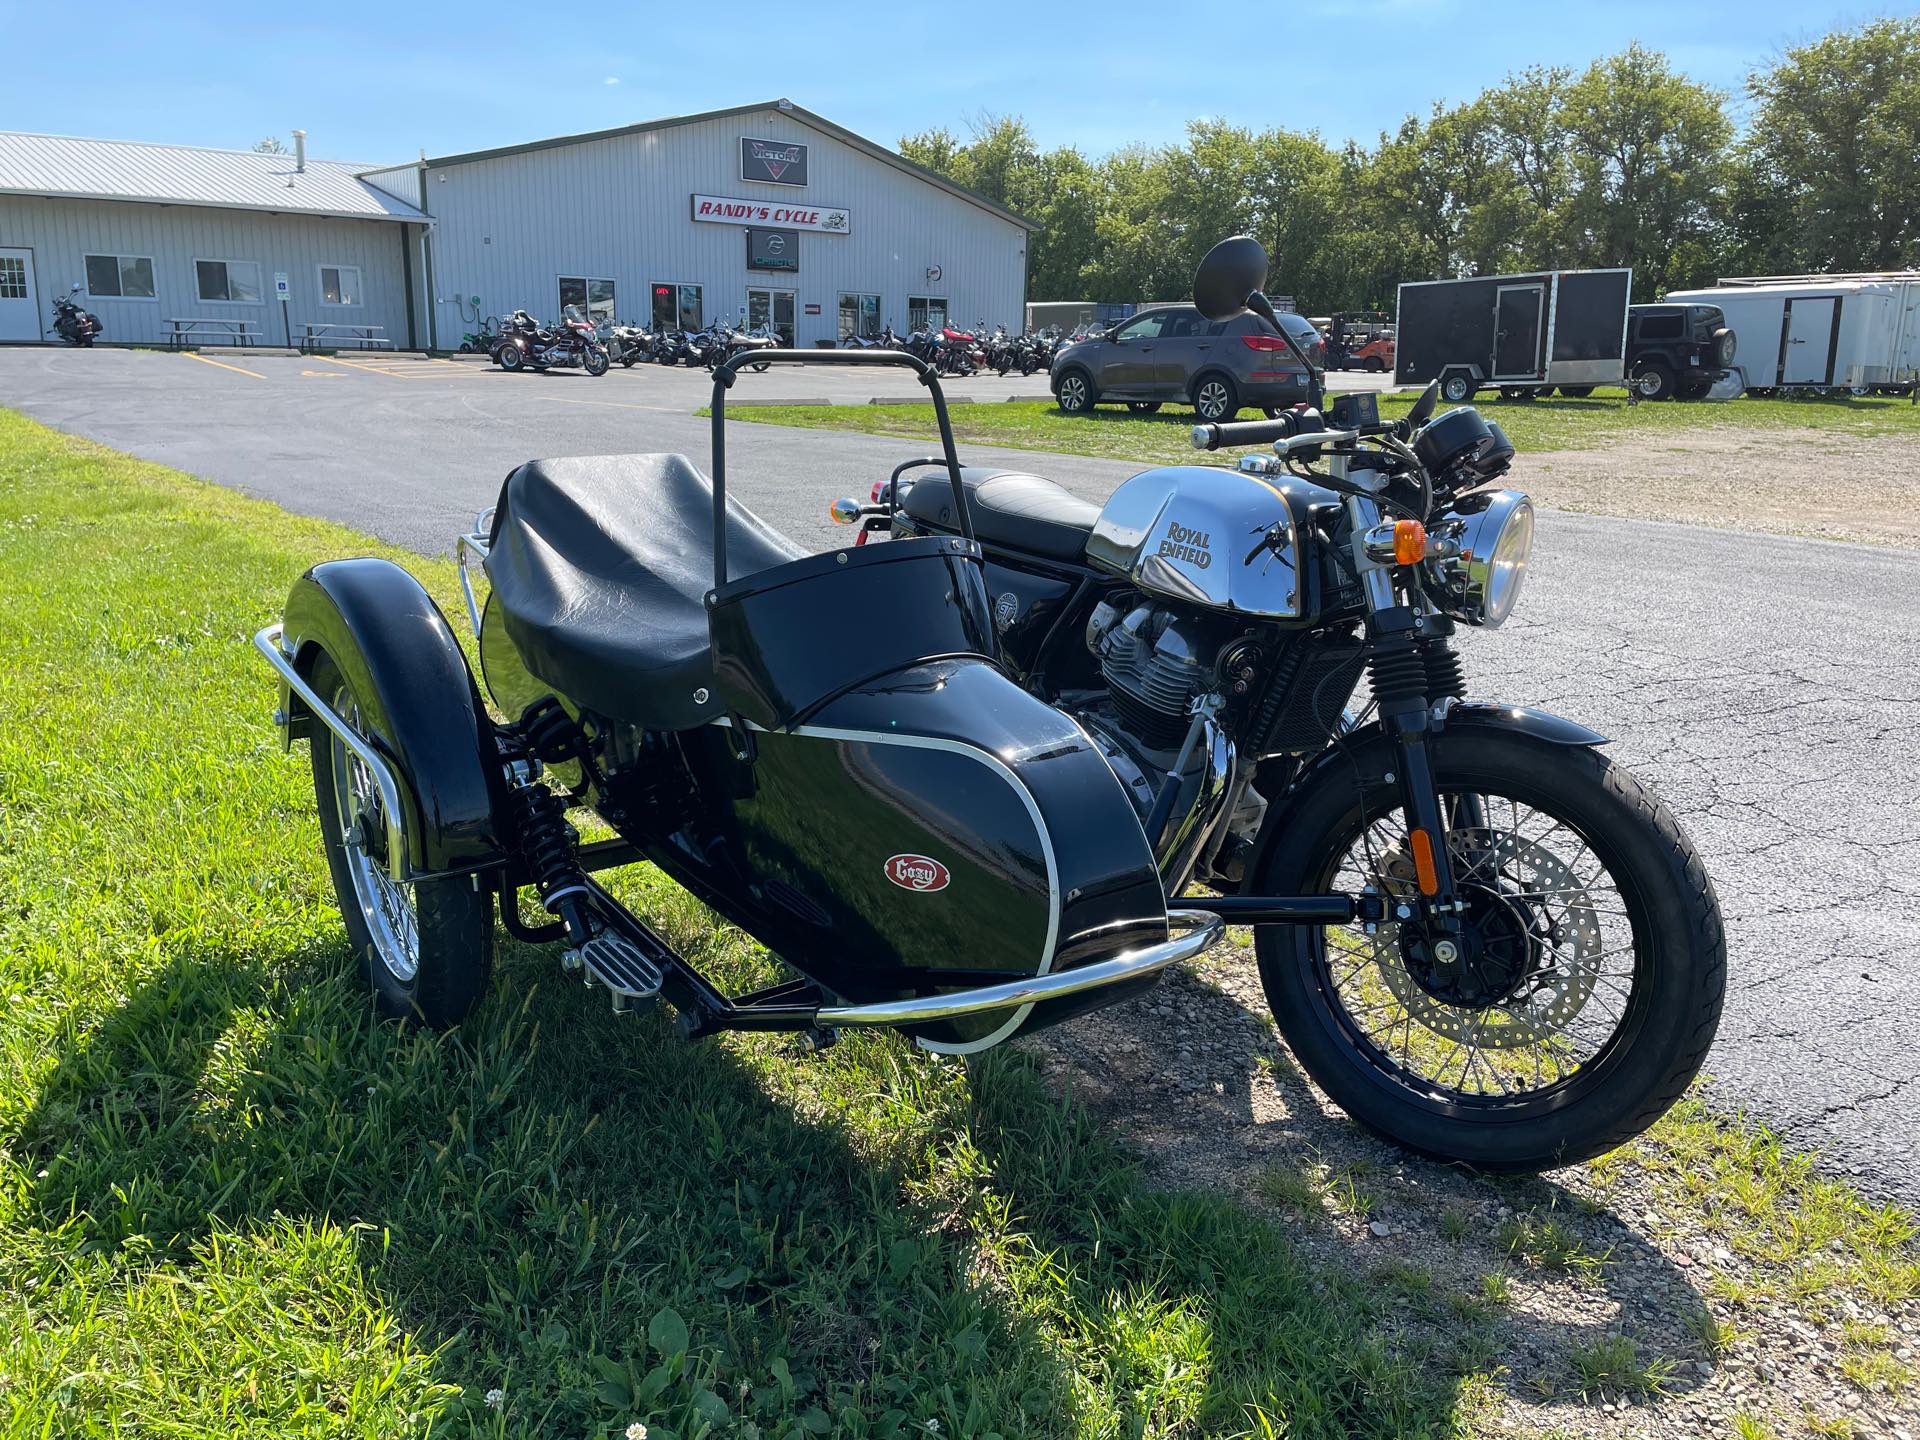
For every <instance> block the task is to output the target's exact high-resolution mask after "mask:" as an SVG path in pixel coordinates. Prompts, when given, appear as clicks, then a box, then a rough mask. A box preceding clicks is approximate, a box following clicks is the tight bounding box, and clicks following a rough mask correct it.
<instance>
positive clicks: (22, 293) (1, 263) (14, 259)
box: [0, 255, 27, 300]
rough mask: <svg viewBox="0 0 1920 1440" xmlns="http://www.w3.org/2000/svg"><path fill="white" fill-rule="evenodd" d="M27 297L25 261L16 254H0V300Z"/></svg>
mask: <svg viewBox="0 0 1920 1440" xmlns="http://www.w3.org/2000/svg"><path fill="white" fill-rule="evenodd" d="M26 298H27V262H26V261H25V260H23V259H21V258H20V257H19V256H18V255H0V300H24V299H26Z"/></svg>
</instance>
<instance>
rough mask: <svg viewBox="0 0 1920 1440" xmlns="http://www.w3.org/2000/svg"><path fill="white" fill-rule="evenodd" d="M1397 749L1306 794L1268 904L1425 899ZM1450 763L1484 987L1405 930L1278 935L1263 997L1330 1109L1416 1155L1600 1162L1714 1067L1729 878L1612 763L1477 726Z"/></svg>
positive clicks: (1534, 1164) (1438, 767)
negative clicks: (1418, 890) (1724, 880)
mask: <svg viewBox="0 0 1920 1440" xmlns="http://www.w3.org/2000/svg"><path fill="white" fill-rule="evenodd" d="M1392 754H1393V752H1392V751H1391V749H1390V748H1389V747H1388V746H1387V745H1386V743H1385V742H1384V740H1380V739H1376V740H1375V742H1374V743H1373V744H1372V745H1371V746H1370V747H1366V748H1364V749H1363V750H1362V751H1361V752H1360V753H1356V754H1354V755H1353V756H1352V757H1351V758H1350V760H1342V761H1341V762H1340V763H1338V764H1333V765H1328V766H1325V767H1323V768H1322V769H1320V770H1319V771H1318V772H1317V774H1315V775H1313V776H1311V777H1310V778H1309V779H1308V780H1306V781H1305V782H1304V785H1303V790H1302V792H1301V794H1300V795H1299V796H1298V798H1297V799H1296V800H1295V802H1294V803H1293V804H1292V805H1291V806H1290V807H1289V809H1288V812H1287V814H1286V815H1285V817H1284V822H1285V826H1286V828H1285V829H1284V830H1282V831H1280V832H1279V833H1280V836H1281V839H1280V841H1279V843H1278V845H1277V846H1276V847H1275V850H1274V853H1273V854H1272V856H1271V857H1270V859H1269V861H1268V862H1267V863H1266V864H1265V865H1263V866H1262V867H1261V872H1260V873H1259V874H1258V875H1257V876H1256V877H1255V878H1256V880H1257V888H1258V889H1259V890H1260V891H1261V892H1263V893H1273V894H1303V893H1304V894H1312V893H1317V892H1319V891H1322V890H1325V889H1329V888H1331V889H1337V890H1344V891H1348V892H1352V891H1357V890H1359V889H1361V888H1362V887H1363V886H1366V885H1371V886H1373V887H1374V888H1375V889H1376V890H1377V891H1379V892H1381V893H1383V894H1385V895H1387V896H1388V897H1389V899H1391V898H1392V897H1393V896H1395V895H1401V896H1409V897H1410V896H1411V895H1412V894H1413V891H1412V889H1411V888H1410V886H1411V883H1412V880H1413V877H1414V873H1415V872H1414V866H1413V863H1412V861H1411V859H1410V858H1409V857H1408V856H1407V854H1406V853H1405V852H1406V830H1405V821H1404V819H1403V818H1402V817H1401V815H1400V814H1399V810H1398V806H1399V795H1398V790H1397V787H1396V786H1395V785H1394V784H1392V783H1391V782H1390V781H1387V780H1386V779H1385V778H1384V777H1385V776H1386V774H1387V773H1388V771H1389V770H1390V768H1391V767H1392V765H1393V763H1394V762H1393V758H1392ZM1434 761H1435V763H1434V771H1435V778H1436V780H1437V782H1438V784H1439V787H1440V792H1441V798H1442V803H1443V805H1445V806H1446V808H1447V811H1448V813H1449V815H1450V816H1451V817H1452V821H1451V830H1450V834H1449V836H1448V851H1449V854H1450V855H1451V856H1452V857H1453V865H1454V870H1455V875H1456V877H1457V881H1458V885H1459V894H1460V897H1461V899H1462V900H1463V901H1465V902H1466V903H1467V905H1468V906H1469V909H1468V911H1467V914H1466V917H1465V918H1466V919H1467V921H1468V924H1469V926H1470V927H1471V929H1472V932H1473V937H1474V938H1473V942H1472V945H1471V946H1470V947H1469V949H1468V952H1467V953H1469V954H1470V955H1473V956H1474V959H1473V961H1472V962H1471V963H1472V967H1473V968H1472V970H1471V971H1470V972H1466V971H1463V972H1462V973H1463V974H1470V975H1471V978H1472V980H1473V982H1474V983H1475V985H1476V986H1477V987H1479V993H1478V995H1477V996H1475V995H1473V994H1471V993H1468V994H1461V993H1455V992H1453V991H1449V990H1447V989H1446V988H1445V987H1444V986H1443V985H1441V984H1440V983H1439V982H1438V981H1437V979H1436V978H1435V977H1434V976H1433V974H1432V972H1431V971H1429V970H1428V969H1426V968H1424V966H1423V964H1422V959H1423V957H1422V955H1421V951H1420V948H1419V947H1420V946H1421V945H1422V944H1423V942H1422V941H1421V940H1420V939H1419V938H1418V937H1417V936H1414V935H1409V936H1404V937H1403V936H1402V935H1401V934H1400V927H1399V926H1396V925H1394V924H1391V923H1388V924H1382V925H1380V926H1378V927H1377V929H1376V931H1375V933H1373V934H1371V935H1369V934H1367V933H1366V929H1365V927H1364V926H1362V925H1358V924H1355V925H1348V926H1339V927H1333V926H1329V927H1326V928H1325V929H1318V928H1313V927H1307V926H1262V927H1260V928H1259V929H1258V930H1257V932H1256V936H1255V943H1256V947H1257V949H1258V953H1259V959H1260V978H1261V980H1262V982H1263V983H1264V985H1265V988H1266V992H1267V1002H1268V1004H1269V1005H1270V1006H1271V1007H1272V1009H1273V1013H1274V1016H1275V1018H1276V1019H1277V1020H1278V1021H1279V1024H1280V1028H1281V1031H1282V1033H1283V1034H1284V1035H1285V1036H1286V1039H1287V1044H1288V1045H1289V1047H1291V1049H1292V1050H1293V1052H1294V1054H1295V1055H1296V1056H1297V1057H1298V1058H1299V1060H1300V1063H1301V1064H1302V1065H1303V1066H1304V1067H1305V1068H1306V1070H1307V1072H1308V1073H1309V1074H1311V1075H1312V1076H1313V1078H1314V1079H1315V1080H1316V1081H1317V1082H1319V1084H1320V1086H1321V1088H1322V1089H1324V1090H1325V1091H1326V1092H1327V1094H1328V1096H1329V1097H1331V1098H1332V1099H1333V1101H1334V1102H1335V1103H1336V1104H1338V1105H1339V1106H1340V1107H1341V1108H1342V1109H1344V1110H1345V1111H1346V1112H1347V1114H1348V1115H1350V1116H1352V1117H1353V1118H1354V1119H1355V1120H1357V1121H1359V1122H1360V1123H1362V1124H1364V1125H1367V1126H1370V1127H1371V1128H1373V1129H1374V1130H1377V1131H1380V1132H1381V1133H1383V1134H1385V1135H1387V1136H1388V1137H1390V1138H1391V1139H1394V1140H1397V1141H1399V1142H1400V1143H1401V1144H1403V1145H1406V1146H1408V1147H1410V1148H1412V1149H1415V1150H1419V1151H1423V1152H1425V1153H1426V1154H1429V1155H1433V1156H1437V1157H1439V1158H1441V1159H1444V1160H1453V1161H1458V1162H1464V1163H1466V1164H1469V1165H1474V1166H1477V1167H1479V1168H1482V1169H1486V1170H1508V1171H1522V1172H1532V1171H1539V1170H1545V1169H1551V1168H1554V1167H1557V1166H1562V1165H1571V1164H1575V1163H1576V1162H1578V1161H1581V1160H1586V1159H1590V1158H1591V1157H1593V1156H1595V1155H1601V1154H1604V1153H1606V1152H1607V1151H1609V1150H1612V1149H1613V1148H1615V1147H1616V1146H1619V1145H1622V1144H1624V1143H1626V1142H1627V1141H1628V1140H1630V1139H1632V1138H1633V1137H1634V1136H1635V1135H1638V1134H1639V1133H1640V1132H1641V1131H1643V1130H1645V1129H1646V1128H1647V1127H1648V1126H1649V1125H1651V1124H1652V1123H1653V1122H1654V1121H1655V1120H1657V1119H1658V1118H1659V1117H1660V1116H1661V1115H1662V1114H1663V1113H1665V1111H1666V1110H1667V1108H1668V1107H1669V1106H1671V1105H1672V1104H1673V1102H1674V1101H1675V1100H1677V1099H1679V1098H1680V1096H1681V1095H1682V1094H1683V1093H1684V1092H1685V1090H1686V1088H1687V1086H1688V1085H1689V1084H1690V1083H1691V1082H1692V1080H1693V1077H1694V1076H1695V1075H1696V1074H1697V1073H1698V1072H1699V1069H1700V1065H1701V1062H1702V1061H1703V1060H1704V1059H1705V1058H1706V1053H1707V1047H1708V1045H1709V1044H1710V1043H1711V1042H1712V1040H1713V1036H1714V1031H1715V1029H1716V1028H1717V1026H1718V1024H1719V1020H1720V1009H1721V1003H1722V1000H1723V998H1724V993H1725V988H1726V975H1727V964H1726V937H1725V934H1724V931H1723V930H1722V927H1721V919H1720V909H1719V903H1718V901H1717V900H1716V899H1715V897H1714V893H1713V884H1712V882H1711V881H1710V880H1709V879H1708V878H1707V874H1706V871H1705V869H1704V868H1703V867H1702V865H1701V863H1700V859H1699V856H1698V855H1697V854H1696V853H1695V851H1694V849H1693V846H1692V844H1691V843H1690V842H1689V841H1688V839H1687V837H1686V835H1685V834H1684V833H1683V832H1682V831H1681V829H1680V826H1679V824H1678V822H1677V821H1675V819H1674V818H1673V816H1672V814H1671V813H1670V812H1669V811H1668V810H1667V808H1666V807H1665V806H1664V805H1662V804H1661V803H1660V801H1659V800H1658V798H1656V797H1655V796H1654V795H1653V794H1652V793H1651V792H1650V791H1648V790H1647V789H1646V787H1644V786H1643V785H1641V784H1640V783H1639V781H1637V780H1635V779H1634V778H1633V777H1632V776H1630V775H1628V774H1627V773H1626V772H1625V771H1624V770H1621V769H1620V768H1618V767H1617V766H1614V765H1612V764H1611V763H1610V762H1609V761H1608V760H1607V759H1606V758H1605V757H1604V756H1603V755H1601V754H1599V753H1598V752H1596V751H1593V750H1588V749H1582V748H1577V747H1567V746H1559V745H1549V744H1546V743H1544V742H1540V741H1535V740H1531V739H1528V738H1526V737H1524V736H1520V735H1515V734H1511V733H1503V732H1499V731H1491V732H1489V731H1486V730H1483V729H1479V728H1477V727H1476V728H1475V729H1473V730H1464V729H1463V730H1461V731H1459V732H1449V733H1448V734H1446V735H1445V736H1443V737H1442V738H1441V740H1440V741H1439V742H1438V744H1437V745H1436V747H1435V756H1434ZM1361 777H1367V778H1366V780H1365V782H1364V786H1363V784H1362V783H1360V782H1361Z"/></svg>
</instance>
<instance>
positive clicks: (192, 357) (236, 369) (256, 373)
mask: <svg viewBox="0 0 1920 1440" xmlns="http://www.w3.org/2000/svg"><path fill="white" fill-rule="evenodd" d="M180 353H181V354H183V355H185V356H186V357H187V358H188V359H189V360H198V361H199V362H200V363H201V364H202V365H218V366H219V367H220V368H221V369H222V370H231V371H233V373H234V374H236V375H251V376H252V377H253V378H254V379H256V380H264V379H266V378H267V377H266V376H264V375H262V374H261V373H260V372H259V371H258V370H248V369H245V368H243V367H241V366H239V365H229V364H227V362H226V361H224V360H209V359H208V358H207V357H206V356H204V355H198V354H195V353H194V352H193V351H191V350H183V351H181V352H180Z"/></svg>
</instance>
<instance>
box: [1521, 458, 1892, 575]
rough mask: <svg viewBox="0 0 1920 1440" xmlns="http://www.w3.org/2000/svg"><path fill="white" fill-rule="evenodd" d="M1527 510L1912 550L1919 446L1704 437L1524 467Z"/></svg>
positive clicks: (1536, 462)
mask: <svg viewBox="0 0 1920 1440" xmlns="http://www.w3.org/2000/svg"><path fill="white" fill-rule="evenodd" d="M1523 459H1524V470H1522V467H1521V466H1520V465H1519V464H1516V466H1515V471H1516V474H1517V475H1519V476H1520V478H1519V479H1518V480H1517V481H1516V482H1515V483H1517V484H1518V485H1519V486H1520V488H1521V489H1523V490H1525V491H1527V493H1528V494H1530V495H1531V496H1532V497H1533V500H1534V503H1535V504H1536V505H1540V506H1542V507H1544V508H1547V509H1553V510H1580V511H1585V512H1587V513H1589V514H1593V515H1617V516H1621V517H1623V518H1625V519H1629V520H1672V521H1678V522H1682V523H1686V524H1693V525H1713V526H1718V527H1723V528H1730V529H1736V530H1767V531H1771V532H1773V533H1775V534H1779V535H1806V536H1812V537H1815V538H1818V539H1823V540H1858V541H1863V542H1866V543H1868V544H1875V545H1903V546H1908V547H1913V548H1920V509H1917V508H1916V507H1915V505H1914V495H1915V494H1916V493H1917V492H1920V445H1916V444H1914V442H1913V440H1912V439H1911V438H1908V437H1905V436H1897V435H1871V436H1865V435H1845V434H1839V433H1835V432H1830V431H1829V432H1821V433H1818V434H1805V435H1793V434H1782V433H1781V432H1779V431H1774V430H1703V431H1700V432H1698V433H1696V434H1692V435H1685V436H1672V437H1667V436H1661V437H1657V438H1656V437H1649V438H1646V439H1636V440H1623V441H1620V442H1618V443H1616V444H1609V445H1608V446H1606V447H1605V448H1604V449H1598V450H1550V451H1544V452H1541V453H1538V454H1533V455H1528V456H1525V457H1523Z"/></svg>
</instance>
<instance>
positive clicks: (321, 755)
mask: <svg viewBox="0 0 1920 1440" xmlns="http://www.w3.org/2000/svg"><path fill="white" fill-rule="evenodd" d="M310 678H311V680H312V684H313V686H314V688H315V689H316V690H318V691H319V692H320V693H321V694H322V695H324V696H326V697H327V698H328V699H329V700H330V701H331V702H332V703H333V706H334V709H335V710H337V711H338V712H339V713H340V714H342V715H344V716H346V717H347V719H348V720H349V721H350V722H352V723H353V725H354V727H355V728H356V729H358V730H360V732H361V733H362V734H363V735H365V736H366V737H367V738H368V739H369V740H371V741H373V742H374V743H375V745H376V746H378V745H379V743H380V742H379V737H378V736H377V734H375V732H374V730H373V727H372V726H370V725H366V724H365V723H364V721H363V720H362V718H361V717H362V715H363V714H364V713H365V712H364V710H363V707H362V706H361V704H360V702H359V700H358V699H357V698H356V697H355V695H354V694H353V691H352V689H351V687H349V686H348V685H347V684H346V683H345V682H344V681H343V680H342V679H341V677H340V672H339V669H338V668H337V667H336V666H335V665H334V663H333V661H332V660H331V659H330V658H329V657H328V656H326V655H322V656H321V657H320V658H319V660H318V661H317V662H316V663H315V665H314V668H313V672H312V675H311V677H310ZM316 731H317V732H318V733H316V734H315V736H314V738H313V741H312V744H311V747H310V748H311V750H312V752H313V791H314V799H315V802H316V803H317V805H318V807H319V811H320V834H321V838H322V840H323V842H324V843H325V846H326V851H327V868H328V870H329V871H330V872H331V873H332V875H333V889H334V895H335V897H336V898H337V899H338V901H339V904H340V915H341V918H342V920H344V921H345V923H346V928H347V938H348V940H349V941H350V942H351V943H352V945H353V949H354V953H355V954H356V955H357V956H358V957H359V960H360V970H361V974H362V975H363V976H364V977H365V978H366V981H367V983H368V985H369V987H370V988H371V989H372V990H373V994H374V1002H375V1004H376V1006H377V1007H378V1009H379V1011H380V1013H381V1015H383V1016H385V1017H386V1018H388V1019H393V1020H417V1021H419V1022H420V1023H421V1024H424V1025H428V1026H431V1027H432V1028H433V1029H435V1030H445V1029H448V1028H450V1027H451V1026H454V1025H458V1024H459V1023H460V1022H461V1021H462V1020H464V1019H465V1018H466V1017H467V1015H468V1013H469V1012H470V1011H471V1010H472V1009H473V1007H474V1006H475V1005H477V1004H479V1002H480V999H481V997H482V996H484V995H485V994H486V991H487V981H488V979H489V977H490V976H491V975H492V973H493V895H492V892H491V891H489V890H486V889H479V890H476V889H475V888H474V887H473V883H472V881H471V880H468V879H464V878H461V879H444V880H421V881H416V882H414V883H413V884H410V885H402V884H400V883H399V882H397V881H395V880H393V879H392V878H390V877H389V876H388V875H387V874H386V872H385V869H384V866H383V863H382V861H383V859H384V857H383V856H382V855H381V853H380V849H379V847H380V844H381V842H382V835H383V831H382V824H381V818H380V813H379V797H378V793H377V791H376V790H375V789H374V786H373V784H372V781H371V780H370V778H369V777H368V776H367V775H366V774H365V772H364V769H363V768H362V767H361V765H360V763H359V762H358V761H357V760H356V759H355V758H354V757H353V755H352V754H351V753H350V752H349V751H348V750H347V748H346V746H345V745H343V744H341V743H340V741H339V740H338V739H336V738H335V737H334V736H333V735H332V734H331V733H329V732H326V731H321V730H319V729H318V727H316ZM349 835H351V836H352V839H351V841H350V840H349V838H348V837H349Z"/></svg>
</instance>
